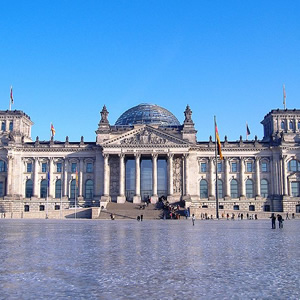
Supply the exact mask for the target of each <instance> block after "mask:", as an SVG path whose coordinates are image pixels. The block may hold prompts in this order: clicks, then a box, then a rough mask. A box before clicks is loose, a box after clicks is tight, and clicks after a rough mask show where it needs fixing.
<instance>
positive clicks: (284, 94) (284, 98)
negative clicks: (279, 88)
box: [283, 85, 286, 109]
mask: <svg viewBox="0 0 300 300" xmlns="http://www.w3.org/2000/svg"><path fill="white" fill-rule="evenodd" d="M283 108H284V109H286V93H285V85H283Z"/></svg>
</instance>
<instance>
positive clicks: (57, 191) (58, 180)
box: [55, 179, 61, 198]
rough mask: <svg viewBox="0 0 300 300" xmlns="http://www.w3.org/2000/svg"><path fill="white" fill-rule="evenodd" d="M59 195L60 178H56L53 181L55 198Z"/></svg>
mask: <svg viewBox="0 0 300 300" xmlns="http://www.w3.org/2000/svg"><path fill="white" fill-rule="evenodd" d="M60 197H61V180H60V179H57V180H56V182H55V198H60Z"/></svg>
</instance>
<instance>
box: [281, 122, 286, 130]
mask: <svg viewBox="0 0 300 300" xmlns="http://www.w3.org/2000/svg"><path fill="white" fill-rule="evenodd" d="M284 125H285V124H284V121H281V125H280V127H281V129H284V128H285V126H284Z"/></svg>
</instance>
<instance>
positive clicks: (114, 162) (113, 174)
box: [109, 157, 120, 196]
mask: <svg viewBox="0 0 300 300" xmlns="http://www.w3.org/2000/svg"><path fill="white" fill-rule="evenodd" d="M119 162H120V160H119V158H118V157H110V159H109V166H110V195H112V196H117V195H118V194H119V182H120V168H119Z"/></svg>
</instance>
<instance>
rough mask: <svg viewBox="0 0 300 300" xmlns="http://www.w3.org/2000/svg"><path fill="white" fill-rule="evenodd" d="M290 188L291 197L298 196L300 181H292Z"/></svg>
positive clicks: (299, 194)
mask: <svg viewBox="0 0 300 300" xmlns="http://www.w3.org/2000/svg"><path fill="white" fill-rule="evenodd" d="M291 188H292V196H293V197H299V196H300V182H297V181H296V182H292V183H291Z"/></svg>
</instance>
